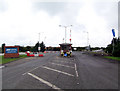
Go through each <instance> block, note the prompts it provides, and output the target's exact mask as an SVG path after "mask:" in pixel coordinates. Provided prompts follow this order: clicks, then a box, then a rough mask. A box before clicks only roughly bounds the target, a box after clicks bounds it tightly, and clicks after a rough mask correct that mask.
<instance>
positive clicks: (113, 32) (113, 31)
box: [112, 29, 115, 54]
mask: <svg viewBox="0 0 120 91" xmlns="http://www.w3.org/2000/svg"><path fill="white" fill-rule="evenodd" d="M112 34H113V50H112V54H113V52H114V45H115V44H114V37H115V30H114V29H112Z"/></svg>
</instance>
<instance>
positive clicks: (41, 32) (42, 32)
mask: <svg viewBox="0 0 120 91" xmlns="http://www.w3.org/2000/svg"><path fill="white" fill-rule="evenodd" d="M41 33H43V32H39V33H38V34H39V46H38V51H39V52H40V34H41Z"/></svg>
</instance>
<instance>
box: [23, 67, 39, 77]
mask: <svg viewBox="0 0 120 91" xmlns="http://www.w3.org/2000/svg"><path fill="white" fill-rule="evenodd" d="M38 68H40V66H38V67H36V68H34V69H31V70H29V71H27V72H25V73H24V74H22V75H26V74H27V73H29V72H32V71H34V70H35V69H38Z"/></svg>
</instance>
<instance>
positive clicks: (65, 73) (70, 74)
mask: <svg viewBox="0 0 120 91" xmlns="http://www.w3.org/2000/svg"><path fill="white" fill-rule="evenodd" d="M42 68H45V69H48V70H52V71H55V72H59V73H62V74H65V75H68V76H74V75H72V74H69V73H67V72H63V71H60V70H56V69H52V68H49V67H46V66H43V67H42Z"/></svg>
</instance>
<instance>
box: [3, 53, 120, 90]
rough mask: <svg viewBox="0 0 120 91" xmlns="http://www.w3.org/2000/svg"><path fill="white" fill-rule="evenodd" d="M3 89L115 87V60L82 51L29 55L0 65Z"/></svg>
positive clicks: (116, 77) (116, 78) (116, 84)
mask: <svg viewBox="0 0 120 91" xmlns="http://www.w3.org/2000/svg"><path fill="white" fill-rule="evenodd" d="M2 84H3V85H2V87H3V89H57V90H61V91H62V90H65V89H118V63H115V62H110V61H109V60H107V59H103V58H101V57H96V56H91V55H87V54H84V53H82V52H73V56H72V57H70V58H67V57H60V56H59V53H47V54H46V55H45V57H29V58H24V59H20V60H18V61H15V62H11V63H9V64H6V65H5V67H4V68H2Z"/></svg>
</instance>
